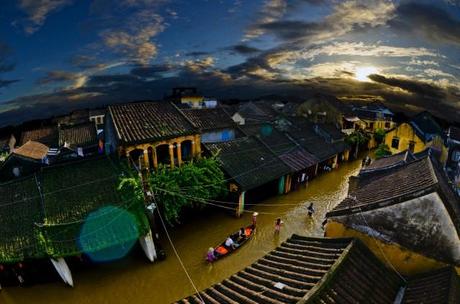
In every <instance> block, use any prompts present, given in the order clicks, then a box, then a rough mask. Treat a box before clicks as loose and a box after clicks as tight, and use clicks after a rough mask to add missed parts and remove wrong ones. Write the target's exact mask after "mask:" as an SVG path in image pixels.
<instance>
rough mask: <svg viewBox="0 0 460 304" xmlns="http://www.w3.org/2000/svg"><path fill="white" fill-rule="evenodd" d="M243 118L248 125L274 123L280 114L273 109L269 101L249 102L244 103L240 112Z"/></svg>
mask: <svg viewBox="0 0 460 304" xmlns="http://www.w3.org/2000/svg"><path fill="white" fill-rule="evenodd" d="M238 113H240V115H241V116H243V117H244V119H245V120H246V123H251V122H254V123H262V122H269V121H273V120H274V119H275V118H276V116H277V115H278V113H277V112H276V111H275V110H274V109H273V108H272V107H271V104H270V103H269V102H268V101H267V102H266V101H257V102H254V101H249V102H243V103H242V104H241V105H240V108H239V110H238Z"/></svg>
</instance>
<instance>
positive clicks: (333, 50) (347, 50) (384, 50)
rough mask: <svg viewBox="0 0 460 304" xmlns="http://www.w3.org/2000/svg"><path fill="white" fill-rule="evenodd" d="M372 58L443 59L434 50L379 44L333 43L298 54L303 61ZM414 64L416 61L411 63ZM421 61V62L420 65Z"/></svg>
mask: <svg viewBox="0 0 460 304" xmlns="http://www.w3.org/2000/svg"><path fill="white" fill-rule="evenodd" d="M320 55H325V56H372V57H421V56H428V57H441V55H440V54H438V53H437V52H436V51H434V50H430V49H427V48H423V47H420V48H416V47H396V46H389V45H381V44H378V43H374V44H365V43H363V42H333V43H330V44H323V45H319V46H315V47H312V48H309V49H307V50H303V51H301V52H298V56H299V57H301V58H303V59H314V58H315V57H317V56H320ZM411 62H412V63H414V62H415V61H411ZM420 62H421V61H419V63H420Z"/></svg>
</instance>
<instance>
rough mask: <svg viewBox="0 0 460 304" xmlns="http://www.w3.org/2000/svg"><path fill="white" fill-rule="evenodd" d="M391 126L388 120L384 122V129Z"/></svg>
mask: <svg viewBox="0 0 460 304" xmlns="http://www.w3.org/2000/svg"><path fill="white" fill-rule="evenodd" d="M390 127H391V123H390V122H389V121H387V122H385V129H389V128H390Z"/></svg>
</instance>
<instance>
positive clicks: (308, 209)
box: [307, 203, 315, 217]
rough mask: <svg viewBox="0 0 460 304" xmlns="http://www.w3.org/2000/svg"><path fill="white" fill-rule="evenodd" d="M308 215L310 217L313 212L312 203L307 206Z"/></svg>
mask: <svg viewBox="0 0 460 304" xmlns="http://www.w3.org/2000/svg"><path fill="white" fill-rule="evenodd" d="M307 212H308V216H309V217H312V215H313V213H315V208H314V207H313V203H310V206H308V207H307Z"/></svg>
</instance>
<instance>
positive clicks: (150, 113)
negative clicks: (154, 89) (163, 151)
mask: <svg viewBox="0 0 460 304" xmlns="http://www.w3.org/2000/svg"><path fill="white" fill-rule="evenodd" d="M109 113H110V114H111V116H112V119H113V122H114V125H115V129H116V132H117V136H118V139H119V140H120V141H122V142H123V143H127V144H133V143H145V142H152V141H158V140H163V139H169V138H174V137H177V136H182V135H188V134H193V133H195V132H196V131H195V128H194V127H193V126H192V124H191V123H190V122H189V121H188V120H187V119H186V118H185V117H184V116H183V115H182V113H180V112H179V110H178V109H177V108H176V107H174V106H173V105H172V104H171V103H170V102H138V103H127V104H121V105H113V106H110V107H109Z"/></svg>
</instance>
